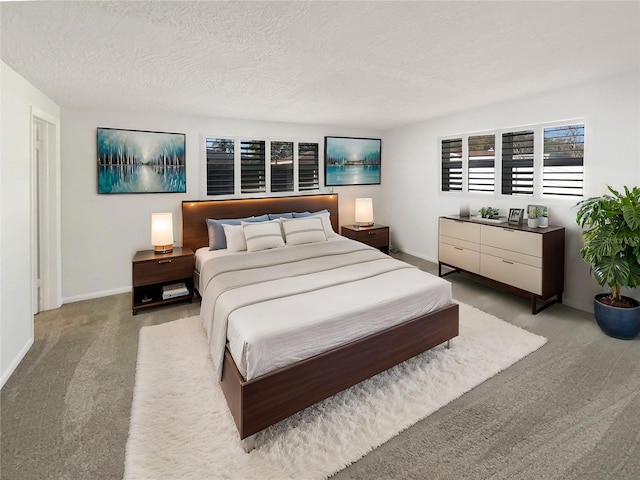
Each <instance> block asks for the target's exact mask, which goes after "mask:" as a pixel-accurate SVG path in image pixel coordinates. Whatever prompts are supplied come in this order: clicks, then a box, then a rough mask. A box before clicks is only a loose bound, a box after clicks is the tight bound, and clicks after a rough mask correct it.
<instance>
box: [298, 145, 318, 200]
mask: <svg viewBox="0 0 640 480" xmlns="http://www.w3.org/2000/svg"><path fill="white" fill-rule="evenodd" d="M319 184H320V182H319V179H318V144H317V143H299V144H298V187H299V188H300V190H301V191H302V190H317V189H318V188H319Z"/></svg>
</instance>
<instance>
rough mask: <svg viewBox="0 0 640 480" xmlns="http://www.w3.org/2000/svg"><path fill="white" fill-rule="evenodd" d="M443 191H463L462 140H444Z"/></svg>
mask: <svg viewBox="0 0 640 480" xmlns="http://www.w3.org/2000/svg"><path fill="white" fill-rule="evenodd" d="M442 191H443V192H453V191H456V192H461V191H462V138H451V139H447V140H442Z"/></svg>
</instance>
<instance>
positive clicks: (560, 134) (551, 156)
mask: <svg viewBox="0 0 640 480" xmlns="http://www.w3.org/2000/svg"><path fill="white" fill-rule="evenodd" d="M583 181H584V124H582V123H581V124H577V125H564V126H558V127H548V128H545V129H544V158H543V168H542V194H543V195H565V196H571V197H581V196H582V186H583Z"/></svg>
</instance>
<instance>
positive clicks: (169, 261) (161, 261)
mask: <svg viewBox="0 0 640 480" xmlns="http://www.w3.org/2000/svg"><path fill="white" fill-rule="evenodd" d="M163 263H171V260H158V264H163Z"/></svg>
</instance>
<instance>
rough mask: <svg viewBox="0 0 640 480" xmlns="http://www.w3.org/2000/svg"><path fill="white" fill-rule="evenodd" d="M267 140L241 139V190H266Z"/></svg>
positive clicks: (243, 191) (255, 191)
mask: <svg viewBox="0 0 640 480" xmlns="http://www.w3.org/2000/svg"><path fill="white" fill-rule="evenodd" d="M265 148H266V142H265V141H264V140H240V192H241V193H261V192H264V191H266V173H265V172H266V167H265V159H266V152H265Z"/></svg>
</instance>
